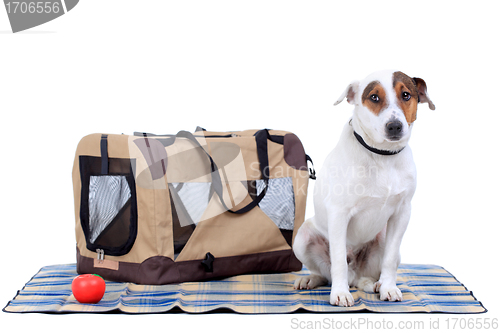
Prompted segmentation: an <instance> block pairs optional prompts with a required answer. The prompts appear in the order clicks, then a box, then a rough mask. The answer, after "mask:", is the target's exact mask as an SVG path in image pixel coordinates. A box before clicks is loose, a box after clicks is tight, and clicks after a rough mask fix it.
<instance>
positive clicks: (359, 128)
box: [293, 71, 435, 306]
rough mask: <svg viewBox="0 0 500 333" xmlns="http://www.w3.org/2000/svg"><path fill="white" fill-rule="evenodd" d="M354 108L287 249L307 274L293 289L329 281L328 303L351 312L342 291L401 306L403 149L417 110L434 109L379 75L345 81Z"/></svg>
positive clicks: (410, 187) (412, 88) (407, 180)
mask: <svg viewBox="0 0 500 333" xmlns="http://www.w3.org/2000/svg"><path fill="white" fill-rule="evenodd" d="M345 98H347V101H348V102H349V103H350V104H353V105H354V106H355V108H354V113H353V116H352V119H351V120H350V121H349V122H348V123H347V124H346V125H345V126H344V130H343V132H342V134H341V137H340V140H339V142H338V145H337V146H336V147H335V149H334V150H333V151H332V152H331V153H330V154H329V155H328V157H327V158H326V160H325V162H324V163H325V164H324V167H323V169H322V170H321V172H320V173H319V175H318V179H317V183H316V186H315V188H314V209H315V216H314V217H312V218H310V219H308V220H307V221H305V222H304V224H303V225H302V226H301V228H300V229H299V231H298V233H297V236H296V238H295V241H294V246H293V250H294V252H295V255H296V256H297V258H298V259H299V260H300V261H301V262H302V263H303V264H304V265H305V266H306V267H307V268H308V269H309V270H310V271H311V275H309V276H306V277H301V278H299V279H297V280H296V281H295V284H294V287H295V288H296V289H310V288H315V287H316V286H319V285H324V284H327V283H331V286H332V288H331V294H330V303H331V304H332V305H339V306H352V305H353V304H354V299H353V297H352V295H351V294H350V292H349V286H354V287H357V288H359V289H361V290H365V291H371V292H379V293H380V299H381V300H388V301H401V300H402V298H403V297H402V294H401V291H400V290H399V288H398V287H397V286H396V271H397V268H398V266H399V263H400V253H399V248H400V245H401V240H402V238H403V234H404V233H405V231H406V227H407V225H408V222H409V220H410V211H411V199H412V197H413V194H414V192H415V188H416V169H415V164H414V162H413V157H412V152H411V149H410V147H408V140H409V139H410V134H411V130H412V127H413V123H414V121H415V119H416V115H417V104H418V103H428V105H429V108H430V109H432V110H434V109H435V107H434V104H433V103H432V101H431V100H430V98H429V95H428V94H427V86H426V84H425V81H424V80H422V79H419V78H411V77H409V76H407V75H406V74H404V73H402V72H397V71H382V72H377V73H374V74H372V75H370V76H368V77H367V78H366V79H364V80H363V81H361V82H359V81H355V82H353V83H351V84H350V85H349V86H348V87H347V89H346V90H345V92H344V93H343V94H342V95H341V96H340V98H339V99H338V100H337V102H336V103H335V105H337V104H339V103H340V102H342V101H343V100H344V99H345Z"/></svg>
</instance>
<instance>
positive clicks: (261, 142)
mask: <svg viewBox="0 0 500 333" xmlns="http://www.w3.org/2000/svg"><path fill="white" fill-rule="evenodd" d="M254 136H255V142H256V144H257V156H258V158H259V168H260V171H261V174H262V179H263V180H264V184H265V187H264V189H263V190H262V192H261V193H260V194H259V195H258V196H257V197H256V198H254V199H253V200H252V202H250V203H249V204H248V205H246V206H245V207H243V208H240V209H238V210H236V211H234V210H231V209H229V208H228V207H227V206H226V203H225V202H224V198H223V190H222V181H221V178H220V174H219V173H218V172H217V171H218V167H217V165H216V164H215V162H214V160H213V158H212V156H210V154H209V153H208V152H207V151H206V150H205V149H204V148H203V146H202V145H201V144H200V143H199V142H198V140H196V138H195V136H194V135H193V134H192V133H190V132H187V131H180V132H179V133H177V135H176V137H178V138H185V139H188V140H190V141H191V142H192V143H194V144H195V145H196V146H197V147H198V148H201V149H202V150H203V151H204V152H205V154H206V155H207V157H208V158H209V160H210V167H211V171H212V186H213V188H214V191H215V193H217V196H218V197H219V199H220V201H221V203H222V205H223V206H224V209H226V210H227V211H228V212H230V213H233V214H243V213H246V212H248V211H250V210H252V208H254V207H255V206H257V205H258V204H259V203H260V201H261V200H262V199H263V198H264V196H265V195H266V192H267V189H268V187H269V156H268V150H267V140H268V138H270V135H269V131H268V130H267V129H263V130H260V131H257V132H256V133H255V134H254Z"/></svg>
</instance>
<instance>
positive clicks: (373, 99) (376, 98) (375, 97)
mask: <svg viewBox="0 0 500 333" xmlns="http://www.w3.org/2000/svg"><path fill="white" fill-rule="evenodd" d="M370 99H371V100H372V101H374V102H375V103H378V102H379V101H380V97H378V95H376V94H373V95H371V96H370Z"/></svg>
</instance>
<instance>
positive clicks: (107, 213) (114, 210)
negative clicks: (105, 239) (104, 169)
mask: <svg viewBox="0 0 500 333" xmlns="http://www.w3.org/2000/svg"><path fill="white" fill-rule="evenodd" d="M130 198H131V193H130V187H129V185H128V183H127V179H126V177H125V176H107V175H106V176H90V184H89V229H90V242H91V243H94V242H95V241H96V240H97V238H98V237H99V235H100V234H101V233H102V232H103V231H104V230H105V229H106V227H107V226H108V225H109V224H110V223H111V222H112V221H113V220H114V219H115V217H116V216H117V215H118V214H119V213H120V211H121V210H122V209H123V208H124V207H125V206H126V204H127V202H128V201H129V200H130Z"/></svg>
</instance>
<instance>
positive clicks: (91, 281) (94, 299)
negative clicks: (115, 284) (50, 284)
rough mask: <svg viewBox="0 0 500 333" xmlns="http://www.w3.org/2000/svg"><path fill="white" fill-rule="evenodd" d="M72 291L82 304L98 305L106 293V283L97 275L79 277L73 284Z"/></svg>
mask: <svg viewBox="0 0 500 333" xmlns="http://www.w3.org/2000/svg"><path fill="white" fill-rule="evenodd" d="M71 290H72V291H73V295H74V296H75V298H76V300H77V301H78V302H80V303H98V302H99V301H100V300H101V299H102V296H104V292H105V291H106V282H104V279H103V278H102V277H100V276H99V275H96V274H83V275H78V276H77V277H76V278H74V279H73V283H71Z"/></svg>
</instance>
